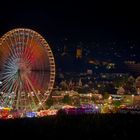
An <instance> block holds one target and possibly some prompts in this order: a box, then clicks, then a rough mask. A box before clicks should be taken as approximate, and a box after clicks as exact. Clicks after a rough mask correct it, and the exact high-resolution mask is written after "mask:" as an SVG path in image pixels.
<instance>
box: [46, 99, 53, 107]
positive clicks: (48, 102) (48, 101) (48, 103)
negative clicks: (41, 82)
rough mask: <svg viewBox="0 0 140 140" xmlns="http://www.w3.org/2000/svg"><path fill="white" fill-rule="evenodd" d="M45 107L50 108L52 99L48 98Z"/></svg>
mask: <svg viewBox="0 0 140 140" xmlns="http://www.w3.org/2000/svg"><path fill="white" fill-rule="evenodd" d="M46 105H47V107H49V108H50V107H51V106H52V105H53V99H52V98H51V97H49V98H48V100H47V102H46Z"/></svg>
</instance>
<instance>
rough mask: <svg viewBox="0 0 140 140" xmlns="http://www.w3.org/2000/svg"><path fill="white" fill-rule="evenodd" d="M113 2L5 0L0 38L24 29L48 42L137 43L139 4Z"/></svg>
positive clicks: (0, 13) (139, 31) (1, 17)
mask: <svg viewBox="0 0 140 140" xmlns="http://www.w3.org/2000/svg"><path fill="white" fill-rule="evenodd" d="M75 1H76V0H75ZM112 1H113V2H112ZM112 1H107V0H104V1H100V0H98V1H96V0H93V1H92V2H91V1H90V2H89V1H87V0H85V1H82V2H80V1H79V2H78V1H76V2H74V1H73V2H72V0H71V1H68V0H65V1H64V0H58V1H57V0H56V1H53V0H50V1H45V2H44V1H41V0H40V1H39V0H38V1H30V0H28V1H27V0H26V1H20V0H19V1H10V2H8V1H6V2H5V3H3V4H1V5H0V6H1V7H0V36H2V35H3V34H4V33H5V32H7V31H9V30H10V29H13V28H17V27H26V28H31V29H34V30H36V31H38V32H39V33H40V34H42V35H43V36H44V37H45V38H46V39H47V38H49V39H50V40H51V39H52V40H55V39H59V38H63V37H67V38H71V40H75V41H79V40H87V41H89V40H90V41H91V40H112V39H118V40H127V39H132V40H133V39H134V40H139V35H140V22H139V18H140V15H139V13H140V8H139V7H138V3H134V2H133V3H129V2H128V1H126V2H125V1H124V2H123V3H122V2H118V1H115V0H112Z"/></svg>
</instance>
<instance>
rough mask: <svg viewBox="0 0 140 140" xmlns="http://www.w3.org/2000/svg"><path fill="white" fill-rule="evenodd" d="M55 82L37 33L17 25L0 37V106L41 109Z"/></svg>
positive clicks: (48, 50)
mask: <svg viewBox="0 0 140 140" xmlns="http://www.w3.org/2000/svg"><path fill="white" fill-rule="evenodd" d="M54 81H55V62H54V57H53V54H52V51H51V48H50V47H49V45H48V43H47V42H46V41H45V39H44V38H43V37H42V36H41V35H40V34H38V33H37V32H35V31H33V30H30V29H24V28H18V29H14V30H11V31H9V32H7V33H6V34H5V35H4V36H2V38H1V39H0V106H2V107H12V108H14V109H18V110H19V109H23V110H24V109H25V110H34V111H35V110H38V109H45V102H46V101H47V99H48V97H49V95H50V94H51V91H52V88H53V85H54Z"/></svg>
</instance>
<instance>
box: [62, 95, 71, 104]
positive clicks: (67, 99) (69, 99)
mask: <svg viewBox="0 0 140 140" xmlns="http://www.w3.org/2000/svg"><path fill="white" fill-rule="evenodd" d="M62 102H63V103H65V104H70V102H71V98H70V97H69V95H65V96H64V98H63V99H62Z"/></svg>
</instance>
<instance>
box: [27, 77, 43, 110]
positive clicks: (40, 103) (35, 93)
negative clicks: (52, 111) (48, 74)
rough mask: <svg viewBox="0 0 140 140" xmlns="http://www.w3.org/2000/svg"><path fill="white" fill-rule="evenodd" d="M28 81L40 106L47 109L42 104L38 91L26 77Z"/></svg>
mask: <svg viewBox="0 0 140 140" xmlns="http://www.w3.org/2000/svg"><path fill="white" fill-rule="evenodd" d="M26 80H27V81H28V83H29V85H30V87H31V89H32V91H33V92H34V95H35V96H36V98H37V100H38V102H39V105H41V106H42V107H43V109H45V107H44V105H43V104H42V102H41V100H40V98H39V96H38V94H37V92H36V90H35V88H34V86H33V85H32V83H31V81H30V79H29V78H28V77H27V76H26Z"/></svg>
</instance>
